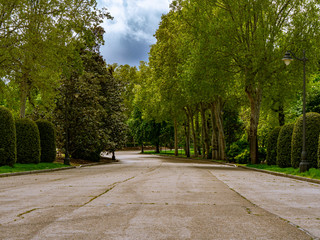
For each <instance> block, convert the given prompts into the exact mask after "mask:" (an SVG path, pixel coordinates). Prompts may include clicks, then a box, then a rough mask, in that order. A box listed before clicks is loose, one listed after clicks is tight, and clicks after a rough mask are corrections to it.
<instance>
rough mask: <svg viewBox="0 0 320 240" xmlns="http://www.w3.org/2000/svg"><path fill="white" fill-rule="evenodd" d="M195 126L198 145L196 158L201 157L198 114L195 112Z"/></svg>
mask: <svg viewBox="0 0 320 240" xmlns="http://www.w3.org/2000/svg"><path fill="white" fill-rule="evenodd" d="M195 125H196V138H197V143H198V156H199V155H200V156H201V148H200V126H199V112H198V110H197V112H196V115H195Z"/></svg>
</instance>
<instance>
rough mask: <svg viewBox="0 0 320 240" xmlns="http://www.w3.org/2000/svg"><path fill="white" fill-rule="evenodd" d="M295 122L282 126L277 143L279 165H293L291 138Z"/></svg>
mask: <svg viewBox="0 0 320 240" xmlns="http://www.w3.org/2000/svg"><path fill="white" fill-rule="evenodd" d="M293 128H294V124H293V123H290V124H287V125H284V126H283V127H281V130H280V132H279V137H278V145H277V165H278V166H279V167H282V168H285V167H290V166H291V139H292V133H293Z"/></svg>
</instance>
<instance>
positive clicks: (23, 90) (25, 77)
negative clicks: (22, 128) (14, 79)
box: [20, 74, 29, 118]
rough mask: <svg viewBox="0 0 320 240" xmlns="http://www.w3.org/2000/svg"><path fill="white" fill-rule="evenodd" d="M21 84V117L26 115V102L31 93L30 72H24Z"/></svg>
mask: <svg viewBox="0 0 320 240" xmlns="http://www.w3.org/2000/svg"><path fill="white" fill-rule="evenodd" d="M20 86H21V87H20V89H21V93H20V118H24V117H25V116H26V104H27V97H28V93H29V86H28V74H23V76H22V82H21V84H20Z"/></svg>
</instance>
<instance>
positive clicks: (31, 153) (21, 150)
mask: <svg viewBox="0 0 320 240" xmlns="http://www.w3.org/2000/svg"><path fill="white" fill-rule="evenodd" d="M16 132H17V162H18V163H39V162H40V153H41V150H40V135H39V129H38V127H37V124H36V123H35V122H33V121H32V120H30V119H27V118H24V119H18V120H16Z"/></svg>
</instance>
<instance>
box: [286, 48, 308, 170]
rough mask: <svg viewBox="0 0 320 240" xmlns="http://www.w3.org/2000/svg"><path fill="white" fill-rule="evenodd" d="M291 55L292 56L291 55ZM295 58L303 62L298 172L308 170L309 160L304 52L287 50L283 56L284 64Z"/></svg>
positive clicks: (305, 60)
mask: <svg viewBox="0 0 320 240" xmlns="http://www.w3.org/2000/svg"><path fill="white" fill-rule="evenodd" d="M291 55H292V56H293V58H292V57H291ZM294 58H295V59H297V60H299V61H302V62H303V126H302V152H301V162H300V164H299V168H300V172H305V171H308V170H309V168H310V162H308V160H307V151H306V62H307V61H308V59H307V58H306V52H305V50H303V57H302V58H298V57H296V56H295V55H294V53H293V52H291V51H287V52H286V54H285V55H284V57H283V59H282V60H283V61H284V63H285V64H286V65H289V64H290V63H291V61H293V59H294Z"/></svg>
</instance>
